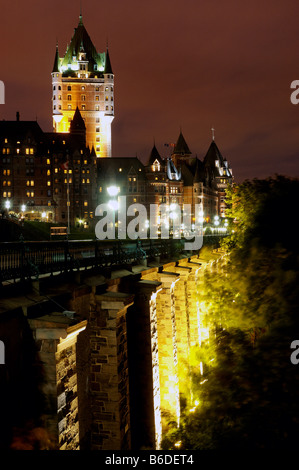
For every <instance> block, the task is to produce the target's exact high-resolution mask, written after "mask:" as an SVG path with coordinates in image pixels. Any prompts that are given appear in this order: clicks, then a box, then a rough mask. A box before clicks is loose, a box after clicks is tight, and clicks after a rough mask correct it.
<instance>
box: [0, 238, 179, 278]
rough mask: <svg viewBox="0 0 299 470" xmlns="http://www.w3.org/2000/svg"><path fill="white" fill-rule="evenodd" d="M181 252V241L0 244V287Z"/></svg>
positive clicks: (83, 241) (77, 241)
mask: <svg viewBox="0 0 299 470" xmlns="http://www.w3.org/2000/svg"><path fill="white" fill-rule="evenodd" d="M182 251H183V243H182V242H181V240H174V239H169V240H161V239H158V240H140V239H138V240H136V241H132V240H128V241H127V240H123V241H120V240H115V241H100V240H82V241H81V240H80V241H79V240H62V241H40V242H36V241H19V242H2V243H0V283H3V282H4V281H9V280H14V281H17V280H28V279H38V278H39V276H40V275H43V274H55V273H66V272H71V271H76V270H80V269H84V268H93V267H94V268H97V267H98V268H105V267H110V266H117V265H128V264H130V263H135V262H138V261H140V260H144V259H152V258H154V257H158V256H160V257H162V258H163V257H172V256H175V255H176V254H179V253H181V252H182Z"/></svg>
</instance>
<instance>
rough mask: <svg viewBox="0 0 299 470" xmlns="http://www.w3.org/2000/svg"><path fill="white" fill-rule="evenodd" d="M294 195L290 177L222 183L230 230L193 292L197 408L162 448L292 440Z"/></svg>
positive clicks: (297, 256) (298, 411)
mask: <svg viewBox="0 0 299 470" xmlns="http://www.w3.org/2000/svg"><path fill="white" fill-rule="evenodd" d="M298 195H299V181H298V180H294V179H288V178H285V177H281V176H277V177H276V178H269V179H267V180H253V181H251V182H249V181H247V182H245V183H242V184H240V185H238V186H234V187H232V188H230V189H229V191H228V194H227V200H228V202H229V204H230V209H229V216H230V217H231V219H232V220H234V221H235V222H234V230H235V231H234V233H232V236H231V237H230V239H229V240H226V241H225V242H224V243H223V246H222V248H223V249H225V256H224V257H222V258H221V259H219V260H218V261H217V262H215V263H213V265H212V267H211V268H208V269H207V270H206V271H205V273H204V274H203V276H202V278H201V286H200V289H199V290H200V298H199V302H200V308H201V315H202V318H203V321H205V322H206V323H208V324H209V326H210V331H211V334H210V339H209V341H208V343H205V344H203V345H202V346H201V347H197V348H196V349H195V351H194V352H193V356H192V357H193V358H195V360H193V361H192V362H191V364H190V366H191V378H192V386H193V390H192V396H193V403H194V404H197V405H196V406H193V407H192V406H191V405H189V407H186V408H185V410H184V413H183V418H182V420H181V427H180V429H178V430H177V431H176V432H173V431H172V434H171V438H170V437H169V436H166V439H165V441H164V446H169V447H171V448H172V447H173V446H174V444H175V442H177V441H180V442H181V446H182V447H183V448H188V449H227V448H238V447H239V448H245V449H252V448H284V449H286V448H289V449H290V448H292V447H293V446H294V445H295V443H296V441H297V440H298V438H299V418H298V417H299V365H298V369H296V366H295V365H293V364H292V363H291V361H290V355H291V352H292V350H291V349H290V345H291V342H292V341H293V340H294V339H297V338H296V333H297V332H298V331H299V266H298V263H299V249H298V243H297V238H298V237H297V232H296V224H295V216H294V215H295V214H296V209H297V207H296V206H297V201H298ZM277 214H280V215H282V214H283V220H284V223H283V224H282V223H281V221H280V222H279V223H278V220H277ZM200 362H202V363H203V364H204V367H203V374H202V373H201V372H202V371H201V372H199V368H198V364H199V363H200ZM190 410H191V411H190Z"/></svg>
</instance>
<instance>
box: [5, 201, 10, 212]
mask: <svg viewBox="0 0 299 470" xmlns="http://www.w3.org/2000/svg"><path fill="white" fill-rule="evenodd" d="M5 208H6V209H7V210H9V209H10V201H8V200H7V201H5Z"/></svg>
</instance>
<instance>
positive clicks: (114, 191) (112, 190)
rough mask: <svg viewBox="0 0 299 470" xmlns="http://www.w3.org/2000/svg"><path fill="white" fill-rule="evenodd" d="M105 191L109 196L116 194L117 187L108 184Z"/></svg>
mask: <svg viewBox="0 0 299 470" xmlns="http://www.w3.org/2000/svg"><path fill="white" fill-rule="evenodd" d="M107 192H108V194H109V196H116V195H117V194H118V188H117V187H116V186H109V187H108V188H107Z"/></svg>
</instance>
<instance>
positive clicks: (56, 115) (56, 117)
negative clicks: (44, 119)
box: [53, 114, 63, 123]
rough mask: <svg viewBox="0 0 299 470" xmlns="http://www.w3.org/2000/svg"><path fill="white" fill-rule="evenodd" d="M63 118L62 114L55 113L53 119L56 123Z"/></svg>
mask: <svg viewBox="0 0 299 470" xmlns="http://www.w3.org/2000/svg"><path fill="white" fill-rule="evenodd" d="M62 118H63V115H62V114H54V115H53V119H54V121H55V122H56V123H58V122H60V121H61V119H62Z"/></svg>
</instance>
